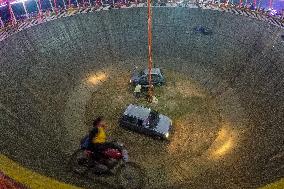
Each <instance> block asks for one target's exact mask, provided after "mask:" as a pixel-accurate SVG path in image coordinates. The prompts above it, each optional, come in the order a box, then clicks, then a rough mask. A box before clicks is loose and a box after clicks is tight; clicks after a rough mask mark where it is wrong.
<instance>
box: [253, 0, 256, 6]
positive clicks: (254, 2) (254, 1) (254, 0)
mask: <svg viewBox="0 0 284 189" xmlns="http://www.w3.org/2000/svg"><path fill="white" fill-rule="evenodd" d="M253 6H254V8H256V0H253Z"/></svg>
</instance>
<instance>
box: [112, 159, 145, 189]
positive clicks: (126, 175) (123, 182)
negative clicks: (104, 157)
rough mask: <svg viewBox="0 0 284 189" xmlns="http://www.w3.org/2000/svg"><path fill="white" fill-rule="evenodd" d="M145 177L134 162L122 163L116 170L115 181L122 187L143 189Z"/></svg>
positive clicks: (123, 188) (124, 188)
mask: <svg viewBox="0 0 284 189" xmlns="http://www.w3.org/2000/svg"><path fill="white" fill-rule="evenodd" d="M145 178H146V177H145V174H144V171H143V170H142V169H141V167H140V166H139V165H137V164H136V163H134V162H127V163H125V164H123V165H122V166H120V167H119V168H118V170H117V172H116V182H117V183H118V184H119V186H120V188H122V189H143V188H144V186H145Z"/></svg>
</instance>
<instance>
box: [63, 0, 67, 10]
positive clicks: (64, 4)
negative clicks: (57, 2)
mask: <svg viewBox="0 0 284 189" xmlns="http://www.w3.org/2000/svg"><path fill="white" fill-rule="evenodd" d="M62 2H63V6H64V9H65V10H66V3H65V0H62Z"/></svg>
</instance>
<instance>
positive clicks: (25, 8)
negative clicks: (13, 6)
mask: <svg viewBox="0 0 284 189" xmlns="http://www.w3.org/2000/svg"><path fill="white" fill-rule="evenodd" d="M22 4H23V7H24V11H25V14H26V17H27V18H29V14H28V11H27V7H26V5H25V1H22Z"/></svg>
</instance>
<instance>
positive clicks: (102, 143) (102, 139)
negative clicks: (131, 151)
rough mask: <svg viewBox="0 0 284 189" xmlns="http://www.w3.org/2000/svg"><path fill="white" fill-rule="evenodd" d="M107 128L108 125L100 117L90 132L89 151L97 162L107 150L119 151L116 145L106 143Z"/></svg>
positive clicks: (94, 122)
mask: <svg viewBox="0 0 284 189" xmlns="http://www.w3.org/2000/svg"><path fill="white" fill-rule="evenodd" d="M106 127H107V125H106V123H105V121H104V119H103V117H102V116H99V117H98V118H96V119H95V120H94V121H93V128H92V130H91V131H90V132H89V144H88V147H87V149H88V150H90V151H92V152H93V153H94V158H95V159H96V160H97V159H100V158H101V155H102V154H101V153H102V152H103V151H104V150H105V149H107V148H116V149H119V148H118V146H117V145H115V144H114V143H112V142H107V141H106V139H107V136H106V132H105V128H106ZM119 150H120V149H119Z"/></svg>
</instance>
